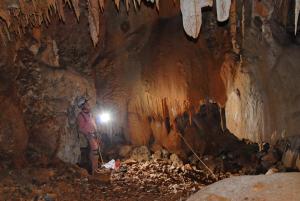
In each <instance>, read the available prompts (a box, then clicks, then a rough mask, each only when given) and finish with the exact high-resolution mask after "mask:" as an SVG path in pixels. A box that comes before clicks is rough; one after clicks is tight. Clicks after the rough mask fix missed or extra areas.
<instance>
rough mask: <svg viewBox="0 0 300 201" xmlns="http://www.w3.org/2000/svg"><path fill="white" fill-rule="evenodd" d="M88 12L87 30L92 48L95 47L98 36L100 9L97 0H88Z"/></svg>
mask: <svg viewBox="0 0 300 201" xmlns="http://www.w3.org/2000/svg"><path fill="white" fill-rule="evenodd" d="M88 10H89V16H88V19H89V28H90V35H91V38H92V41H93V44H94V46H96V45H97V43H98V40H99V34H100V22H99V19H100V13H99V11H100V8H99V4H98V0H88Z"/></svg>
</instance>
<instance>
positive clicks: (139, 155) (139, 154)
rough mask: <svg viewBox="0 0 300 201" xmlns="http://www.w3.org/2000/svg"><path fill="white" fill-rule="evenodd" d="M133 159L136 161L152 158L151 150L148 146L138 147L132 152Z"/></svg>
mask: <svg viewBox="0 0 300 201" xmlns="http://www.w3.org/2000/svg"><path fill="white" fill-rule="evenodd" d="M130 158H131V159H133V160H136V161H139V162H140V161H148V160H149V159H150V151H149V149H148V148H147V147H146V146H141V147H136V148H134V149H133V150H132V152H131V156H130Z"/></svg>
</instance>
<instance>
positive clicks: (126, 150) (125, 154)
mask: <svg viewBox="0 0 300 201" xmlns="http://www.w3.org/2000/svg"><path fill="white" fill-rule="evenodd" d="M131 150H132V146H130V145H124V146H121V147H120V149H119V156H121V157H123V158H126V157H128V156H129V154H130V152H131Z"/></svg>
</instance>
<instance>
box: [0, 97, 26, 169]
mask: <svg viewBox="0 0 300 201" xmlns="http://www.w3.org/2000/svg"><path fill="white" fill-rule="evenodd" d="M0 111H1V114H0V154H1V153H2V154H4V155H8V156H10V157H12V158H11V159H13V160H14V161H15V165H17V166H20V165H22V163H23V162H24V159H25V158H24V154H25V150H26V148H27V142H28V133H27V130H26V127H25V124H24V119H23V114H22V113H21V111H20V109H19V108H18V107H17V106H16V105H15V104H14V102H13V100H12V99H10V98H7V97H3V96H0Z"/></svg>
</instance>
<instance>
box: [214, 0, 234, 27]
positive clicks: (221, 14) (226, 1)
mask: <svg viewBox="0 0 300 201" xmlns="http://www.w3.org/2000/svg"><path fill="white" fill-rule="evenodd" d="M216 4H217V17H218V21H219V22H224V21H226V20H227V19H228V17H229V12H230V5H231V0H216Z"/></svg>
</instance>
